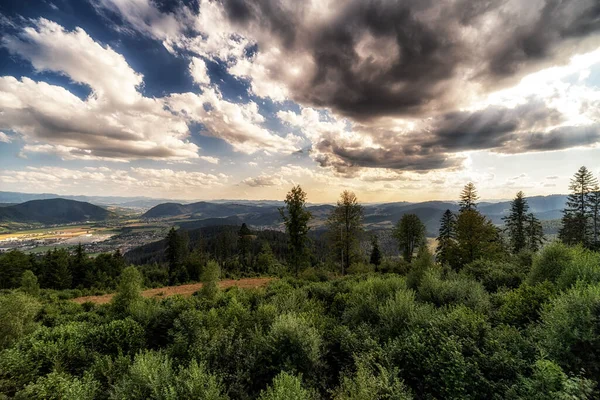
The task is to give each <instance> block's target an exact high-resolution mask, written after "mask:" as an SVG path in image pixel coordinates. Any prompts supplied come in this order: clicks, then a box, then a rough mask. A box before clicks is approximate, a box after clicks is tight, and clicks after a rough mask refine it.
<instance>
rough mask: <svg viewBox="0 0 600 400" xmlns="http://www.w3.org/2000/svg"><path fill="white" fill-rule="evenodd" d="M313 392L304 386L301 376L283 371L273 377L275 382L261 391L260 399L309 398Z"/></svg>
mask: <svg viewBox="0 0 600 400" xmlns="http://www.w3.org/2000/svg"><path fill="white" fill-rule="evenodd" d="M311 397H313V396H312V394H311V392H310V391H308V390H306V389H304V388H303V387H302V380H301V379H300V378H299V377H296V376H294V375H290V374H288V373H287V372H282V373H280V374H279V375H277V376H276V377H275V378H274V379H273V383H272V384H271V385H270V386H269V387H268V388H267V389H266V390H263V391H262V392H261V393H260V397H259V399H260V400H308V399H310V398H311Z"/></svg>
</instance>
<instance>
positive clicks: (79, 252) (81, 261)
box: [70, 243, 90, 287]
mask: <svg viewBox="0 0 600 400" xmlns="http://www.w3.org/2000/svg"><path fill="white" fill-rule="evenodd" d="M70 263H71V272H72V274H73V287H77V286H79V285H83V284H84V283H85V273H86V272H87V270H88V269H89V264H90V263H89V258H88V256H87V255H86V254H85V251H84V249H83V246H82V245H81V243H79V244H78V245H77V247H76V248H75V254H74V255H73V257H71V259H70Z"/></svg>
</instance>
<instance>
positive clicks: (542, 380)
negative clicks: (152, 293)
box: [0, 167, 600, 400]
mask: <svg viewBox="0 0 600 400" xmlns="http://www.w3.org/2000/svg"><path fill="white" fill-rule="evenodd" d="M595 184H596V178H595V177H594V176H593V175H592V174H590V173H589V171H588V170H587V169H585V167H582V169H580V170H579V171H578V172H577V174H576V175H575V176H574V178H573V181H572V185H571V191H572V193H571V195H570V196H569V198H568V201H567V204H566V207H565V208H564V210H563V217H562V220H561V223H560V228H559V231H558V237H559V240H556V241H549V240H548V239H547V238H546V237H545V235H544V232H543V225H542V224H541V222H540V221H539V219H538V218H537V217H536V216H535V215H534V214H533V213H532V212H531V207H530V205H529V202H528V199H527V197H526V196H525V194H524V193H522V192H518V193H517V194H516V195H515V197H514V199H513V200H512V201H511V202H510V206H509V209H508V212H507V213H506V216H505V217H504V220H503V228H502V230H501V229H500V228H498V226H497V225H495V224H493V223H492V221H491V220H490V219H489V218H488V217H486V216H485V215H483V214H482V213H481V211H480V207H481V205H480V203H479V201H478V198H479V195H478V193H477V189H476V187H475V186H474V185H473V184H472V183H469V184H467V185H466V186H465V187H464V189H463V190H462V192H461V193H460V197H459V201H458V202H457V207H456V209H454V210H450V209H448V210H445V211H444V212H443V213H442V216H441V220H440V221H439V225H440V228H439V231H438V234H437V240H436V241H435V244H432V243H430V244H428V243H427V241H426V229H427V228H426V225H425V223H424V222H423V221H422V220H421V218H420V217H419V215H417V214H414V213H409V214H403V215H402V216H401V217H400V218H399V220H398V221H396V223H395V225H394V228H393V229H392V231H391V235H390V237H387V238H386V237H384V236H382V235H378V234H374V233H373V232H365V229H364V219H365V215H364V208H363V206H362V205H361V204H360V202H359V199H358V198H357V197H356V195H355V194H354V193H352V192H349V191H345V192H343V193H342V194H341V195H340V199H339V201H338V202H337V204H336V206H334V207H332V209H331V211H330V214H329V216H328V218H327V220H326V222H325V226H324V229H323V230H322V231H321V233H319V234H316V233H314V232H312V231H311V228H310V221H311V218H312V215H311V211H310V209H309V208H308V207H307V206H306V197H307V194H306V192H304V191H303V190H302V188H301V187H300V186H295V187H293V188H292V189H291V190H290V192H289V193H288V194H287V196H286V198H285V201H284V206H283V207H282V208H281V209H280V211H279V213H280V218H281V221H282V225H283V227H284V229H285V231H284V232H281V231H272V230H264V231H257V230H253V229H252V227H251V226H248V225H246V224H241V226H240V225H230V226H204V227H200V228H196V229H190V230H186V229H180V230H176V229H171V230H170V231H169V233H168V235H167V236H166V238H165V239H164V240H163V241H161V242H157V243H153V244H151V245H149V246H146V247H144V248H141V249H138V250H136V251H134V252H132V253H131V254H128V255H127V257H123V256H122V255H121V254H120V253H119V252H115V253H114V254H101V255H96V256H94V257H92V256H90V255H87V254H85V252H83V250H82V247H81V246H78V247H77V248H75V249H73V251H67V250H64V249H63V250H54V251H49V252H47V253H46V254H45V255H42V256H34V255H26V254H24V253H21V252H19V251H11V252H8V253H4V254H2V255H0V285H1V287H2V289H3V290H2V292H1V293H0V333H1V336H0V394H1V396H4V398H16V399H52V398H56V399H78V400H79V399H260V400H284V399H285V400H287V399H315V400H318V399H335V400H357V399H358V400H363V399H369V400H370V399H373V400H376V399H465V398H468V399H544V400H545V399H547V400H550V399H595V398H599V397H600V387H599V386H598V383H599V382H598V376H599V374H600V351H599V350H598V349H599V348H600V347H599V344H600V326H599V324H598V310H600V253H599V252H598V249H600V235H599V233H600V223H599V222H600V191H598V189H597V187H596V185H595ZM389 243H393V244H394V246H395V252H394V253H393V254H390V252H389V251H388V250H387V247H388V246H389ZM134 261H135V262H136V263H138V264H139V265H137V266H132V265H129V264H130V263H131V262H134ZM242 276H265V277H271V278H273V280H272V281H271V283H270V284H269V285H268V286H266V287H263V288H256V289H239V288H236V287H230V288H228V289H226V290H222V289H220V288H219V285H218V282H219V280H220V279H221V278H223V277H242ZM188 282H201V283H202V286H201V289H200V290H198V291H197V292H196V293H194V295H192V296H191V297H182V296H174V297H167V298H164V299H163V298H152V297H143V296H142V295H141V291H142V289H143V288H144V287H161V286H165V285H177V284H181V283H188ZM156 290H157V291H159V292H158V293H160V289H156ZM104 292H115V295H114V296H113V297H112V300H111V301H110V303H109V304H94V303H84V304H79V303H76V302H73V301H71V300H70V299H72V298H73V297H76V296H81V295H87V294H98V293H104Z"/></svg>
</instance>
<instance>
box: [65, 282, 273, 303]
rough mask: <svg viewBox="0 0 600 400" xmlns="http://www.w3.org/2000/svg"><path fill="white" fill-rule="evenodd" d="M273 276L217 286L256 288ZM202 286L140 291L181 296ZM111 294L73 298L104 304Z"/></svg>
mask: <svg viewBox="0 0 600 400" xmlns="http://www.w3.org/2000/svg"><path fill="white" fill-rule="evenodd" d="M272 280H273V278H245V279H239V280H233V279H232V280H225V281H221V282H219V287H220V288H221V289H226V288H228V287H231V286H237V287H239V288H242V289H248V288H256V287H261V286H265V285H266V284H267V283H269V282H270V281H272ZM201 287H202V284H201V283H191V284H189V285H180V286H165V287H161V288H156V289H148V290H144V291H143V292H142V296H144V297H156V298H162V297H168V296H174V295H176V294H181V295H183V296H191V295H192V294H193V293H194V292H196V291H198V290H199V289H200V288H201ZM112 297H113V294H105V295H102V296H85V297H77V298H76V299H73V301H74V302H75V303H79V304H83V303H85V302H88V301H89V302H92V303H96V304H106V303H108V302H110V299H112Z"/></svg>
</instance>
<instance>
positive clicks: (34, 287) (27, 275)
mask: <svg viewBox="0 0 600 400" xmlns="http://www.w3.org/2000/svg"><path fill="white" fill-rule="evenodd" d="M21 290H22V291H23V292H24V293H26V294H28V295H30V296H33V297H37V296H39V294H40V285H39V284H38V279H37V276H35V274H34V273H33V272H31V271H30V270H26V271H25V272H23V276H22V277H21Z"/></svg>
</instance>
